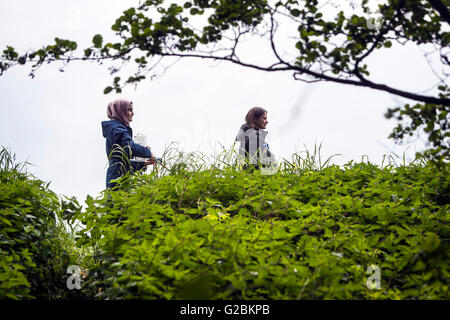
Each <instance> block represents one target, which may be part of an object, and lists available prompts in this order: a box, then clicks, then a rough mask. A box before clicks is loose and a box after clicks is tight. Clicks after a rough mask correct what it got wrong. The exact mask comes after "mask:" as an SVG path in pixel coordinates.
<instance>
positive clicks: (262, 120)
mask: <svg viewBox="0 0 450 320" xmlns="http://www.w3.org/2000/svg"><path fill="white" fill-rule="evenodd" d="M268 123H269V121H267V112H264V114H263V115H262V116H261V117H259V118H258V120H256V127H257V128H258V129H265V128H266V126H267V124H268Z"/></svg>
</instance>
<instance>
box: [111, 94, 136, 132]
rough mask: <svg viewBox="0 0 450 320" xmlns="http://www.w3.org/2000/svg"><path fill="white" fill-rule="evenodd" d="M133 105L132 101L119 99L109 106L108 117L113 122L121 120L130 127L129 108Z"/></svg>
mask: <svg viewBox="0 0 450 320" xmlns="http://www.w3.org/2000/svg"><path fill="white" fill-rule="evenodd" d="M131 104H132V102H131V101H128V100H125V99H117V100H114V101H112V102H110V103H109V104H108V110H107V115H108V118H109V119H111V120H119V121H120V122H122V123H123V124H124V125H126V126H129V125H130V122H129V121H128V113H127V112H128V108H129V107H130V105H131Z"/></svg>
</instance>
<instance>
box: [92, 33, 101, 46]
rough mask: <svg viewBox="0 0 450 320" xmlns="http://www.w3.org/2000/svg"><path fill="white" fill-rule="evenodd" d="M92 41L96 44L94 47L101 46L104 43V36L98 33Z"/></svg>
mask: <svg viewBox="0 0 450 320" xmlns="http://www.w3.org/2000/svg"><path fill="white" fill-rule="evenodd" d="M92 43H93V44H94V47H96V48H101V47H102V44H103V37H102V36H101V35H100V34H96V35H95V36H94V37H93V38H92Z"/></svg>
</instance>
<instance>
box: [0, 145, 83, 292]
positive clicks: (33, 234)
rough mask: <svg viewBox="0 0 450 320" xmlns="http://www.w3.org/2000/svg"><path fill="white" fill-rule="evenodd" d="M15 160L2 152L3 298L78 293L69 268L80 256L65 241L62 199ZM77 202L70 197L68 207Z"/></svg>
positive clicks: (0, 286)
mask: <svg viewBox="0 0 450 320" xmlns="http://www.w3.org/2000/svg"><path fill="white" fill-rule="evenodd" d="M14 160H15V159H14V157H13V156H11V154H10V153H9V152H8V150H6V149H5V148H3V149H2V150H1V151H0V299H5V298H8V299H34V298H38V299H57V298H73V297H76V296H77V295H78V294H79V293H72V292H70V291H69V290H67V287H66V278H67V276H68V275H67V274H66V268H67V267H68V266H69V265H70V264H71V263H75V258H74V257H75V256H74V255H73V254H72V255H71V254H70V252H68V250H67V248H66V246H65V244H64V243H63V242H62V240H63V239H64V238H67V231H66V229H65V227H64V225H63V224H62V222H61V219H60V215H61V213H62V208H63V207H62V205H61V202H60V200H59V199H58V197H57V195H56V194H55V193H54V192H52V191H50V190H49V189H48V184H47V185H45V184H44V182H42V181H40V180H38V179H36V178H34V177H33V176H31V175H30V174H27V173H26V172H24V168H25V165H26V164H15V161H14ZM74 201H75V200H74V199H72V200H70V201H65V202H64V204H65V207H66V211H67V208H68V207H70V206H69V203H72V206H73V205H74V204H75V203H76V202H74Z"/></svg>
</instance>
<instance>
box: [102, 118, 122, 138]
mask: <svg viewBox="0 0 450 320" xmlns="http://www.w3.org/2000/svg"><path fill="white" fill-rule="evenodd" d="M118 126H124V127H125V125H124V124H123V123H122V122H120V121H119V120H108V121H102V131H103V137H104V138H106V137H107V136H109V135H110V134H111V131H112V130H114V129H115V128H117V127H118Z"/></svg>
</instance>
